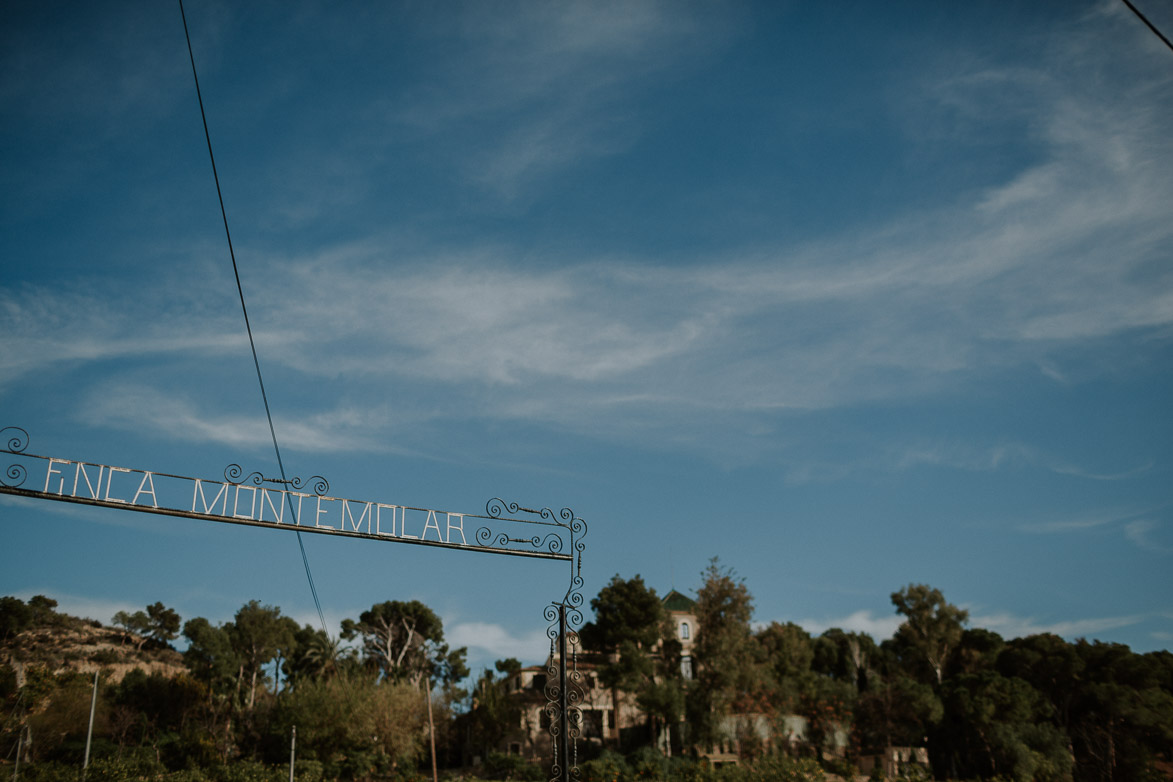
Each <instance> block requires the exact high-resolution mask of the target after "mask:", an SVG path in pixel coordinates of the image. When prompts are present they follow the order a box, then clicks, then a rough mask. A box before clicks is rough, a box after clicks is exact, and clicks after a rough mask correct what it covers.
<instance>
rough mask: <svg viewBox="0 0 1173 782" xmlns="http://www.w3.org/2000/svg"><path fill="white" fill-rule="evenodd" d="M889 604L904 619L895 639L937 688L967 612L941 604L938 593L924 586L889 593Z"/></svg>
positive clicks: (918, 585)
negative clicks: (914, 653)
mask: <svg viewBox="0 0 1173 782" xmlns="http://www.w3.org/2000/svg"><path fill="white" fill-rule="evenodd" d="M892 604H893V605H894V606H896V611H897V613H900V614H903V615H904V617H905V621H904V623H903V624H901V625H900V629H898V630H897V631H896V636H897V638H898V639H900V640H902V641H903V642H904V643H905V645H906V647H907V648H910V649H912V650H914V651H915V652H916V655H917V657H918V658H919V660H920V662H921V663H923V665H924V666H927V670H928V671H929V672H930V673H931V675H932V676H933V677H934V678H935V681H936V684H937V685H938V686H940V684H941V682H942V681H943V679H944V676H945V662H946V661H947V660H948V659H949V652H950V651H951V650H952V649H953V648H954V647H955V646H957V644H958V643H959V642H960V641H961V630H962V627H961V626H962V625H963V624H964V623H965V622H966V620H968V619H969V612H968V611H965V610H963V609H960V608H958V607H957V606H954V605H950V604H949V603H947V602H945V596H944V595H942V594H941V590H939V589H933V588H932V587H930V586H928V585H926V584H909V585H908V586H906V587H905V588H904V589H901V590H900V591H899V592H893V593H892Z"/></svg>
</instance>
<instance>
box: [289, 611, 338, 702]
mask: <svg viewBox="0 0 1173 782" xmlns="http://www.w3.org/2000/svg"><path fill="white" fill-rule="evenodd" d="M355 664H356V660H355V652H354V650H353V649H348V648H346V647H344V646H343V645H342V639H341V638H332V637H331V636H329V635H327V634H326V631H325V630H322V629H321V628H316V627H312V626H310V625H305V626H304V627H302V628H301V629H300V630H298V631H297V632H295V633H294V635H293V644H292V648H291V649H290V650H288V651H286V653H285V663H284V665H283V666H282V671H283V672H284V673H285V679H286V682H288V683H289V684H290V685H292V686H294V687H296V686H297V684H298V682H301V681H303V680H305V679H321V678H330V677H332V676H336V675H338V674H339V673H341V672H343V671H344V670H348V669H349V668H350V667H351V666H354V665H355Z"/></svg>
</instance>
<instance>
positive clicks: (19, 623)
mask: <svg viewBox="0 0 1173 782" xmlns="http://www.w3.org/2000/svg"><path fill="white" fill-rule="evenodd" d="M32 623H33V612H32V609H31V608H29V607H28V606H27V605H25V604H24V601H23V600H21V599H20V598H19V597H0V641H7V640H8V639H9V638H14V637H15V636H16V634H17V633H19V632H21V631H22V630H25V629H27V628H29V627H31V626H32Z"/></svg>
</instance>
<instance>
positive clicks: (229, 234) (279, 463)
mask: <svg viewBox="0 0 1173 782" xmlns="http://www.w3.org/2000/svg"><path fill="white" fill-rule="evenodd" d="M179 16H180V18H182V19H183V35H184V37H185V38H186V39H187V56H188V57H189V58H190V59H191V75H192V78H193V79H194V80H195V88H196V100H198V101H199V104H200V119H201V120H203V123H204V138H205V139H206V140H207V142H208V159H209V160H211V161H212V178H213V179H214V180H215V181H216V197H217V198H218V199H220V216H221V217H222V218H223V219H224V235H225V236H226V237H227V239H228V255H229V257H231V258H232V273H233V274H235V275H236V291H237V293H239V294H240V310H241V312H243V313H244V328H245V330H246V331H247V332H248V344H249V347H251V348H252V351H253V365H254V366H255V367H256V368H257V384H258V385H260V387H261V401H263V402H264V403H265V417H266V418H267V419H268V421H269V434H270V435H271V436H272V438H273V452H274V453H276V454H277V469H278V470H280V472H281V481H282V485H286V484H287V483H288V482H287V481H286V479H285V464H284V463H283V462H282V461H281V448H280V446H278V445H277V430H276V429H274V428H273V414H272V412H270V410H269V397H268V395H267V394H266V393H265V379H264V378H263V377H262V376H261V362H260V359H259V358H257V343H256V342H255V341H254V340H253V329H252V325H251V324H250V323H249V319H248V307H247V306H245V303H244V286H243V285H241V284H240V269H239V268H238V267H237V265H236V252H235V251H234V250H233V249H232V232H231V231H229V230H228V212H227V210H225V208H224V195H223V193H222V192H221V191H220V175H219V174H218V173H217V172H216V156H215V155H214V154H212V135H211V133H209V132H208V117H207V114H206V113H205V112H204V98H203V95H202V94H201V93H200V77H199V75H198V74H197V73H196V64H195V54H194V53H193V52H192V47H191V34H190V33H189V32H188V30H187V15H186V14H185V13H184V12H183V0H179ZM285 497H286V499H287V500H288V501H289V508H290V510H293V498H292V497H291V496H290V495H289V493H288V492H286V494H285ZM295 513H296V512H295ZM294 531H295V532H296V533H297V545H298V548H300V549H301V561H302V563H303V564H304V565H305V576H306V579H307V580H309V583H310V593H311V594H313V596H314V606H315V607H316V608H317V609H318V619H320V620H321V622H322V632H324V633H326V635H327V637H328V636H329V635H330V631H329V630H328V629H327V628H326V615H325V614H323V613H322V603H321V601H319V600H318V589H317V587H316V586H314V576H313V574H312V573H311V572H310V560H309V557H307V556H306V553H305V544H303V543H302V540H301V531H300V530H294Z"/></svg>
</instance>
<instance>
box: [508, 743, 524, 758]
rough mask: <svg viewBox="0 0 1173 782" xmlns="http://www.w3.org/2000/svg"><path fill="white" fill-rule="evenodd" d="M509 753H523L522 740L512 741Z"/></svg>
mask: <svg viewBox="0 0 1173 782" xmlns="http://www.w3.org/2000/svg"><path fill="white" fill-rule="evenodd" d="M509 754H510V755H520V754H521V742H519V741H513V742H510V743H509Z"/></svg>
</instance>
